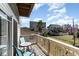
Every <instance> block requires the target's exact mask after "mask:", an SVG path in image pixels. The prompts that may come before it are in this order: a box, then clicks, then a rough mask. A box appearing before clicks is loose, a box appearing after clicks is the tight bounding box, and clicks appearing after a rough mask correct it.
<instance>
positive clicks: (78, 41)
mask: <svg viewBox="0 0 79 59" xmlns="http://www.w3.org/2000/svg"><path fill="white" fill-rule="evenodd" d="M51 37H52V38H55V39H57V40H60V41H62V42H65V43H68V44H71V45H73V42H74V40H73V36H72V35H63V36H51ZM76 45H79V39H77V38H76Z"/></svg>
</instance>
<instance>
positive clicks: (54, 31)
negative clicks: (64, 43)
mask: <svg viewBox="0 0 79 59" xmlns="http://www.w3.org/2000/svg"><path fill="white" fill-rule="evenodd" d="M62 30H63V28H62V26H60V25H57V24H50V25H49V26H48V33H49V34H51V35H59V33H60V32H61V31H62Z"/></svg>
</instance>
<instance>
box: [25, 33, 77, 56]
mask: <svg viewBox="0 0 79 59" xmlns="http://www.w3.org/2000/svg"><path fill="white" fill-rule="evenodd" d="M24 37H27V36H24ZM28 38H29V41H30V42H36V44H34V45H31V48H32V49H33V51H34V52H35V53H36V56H78V55H79V48H77V47H74V46H72V45H69V44H66V43H63V42H60V41H58V40H55V39H52V38H50V37H43V36H40V35H38V34H32V35H30V36H28Z"/></svg>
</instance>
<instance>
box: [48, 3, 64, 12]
mask: <svg viewBox="0 0 79 59" xmlns="http://www.w3.org/2000/svg"><path fill="white" fill-rule="evenodd" d="M64 5H65V4H64V3H51V4H48V6H49V9H48V11H51V10H54V9H60V8H62V7H64Z"/></svg>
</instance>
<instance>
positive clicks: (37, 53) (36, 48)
mask: <svg viewBox="0 0 79 59" xmlns="http://www.w3.org/2000/svg"><path fill="white" fill-rule="evenodd" d="M31 47H32V49H33V50H34V52H35V53H36V56H46V55H45V54H44V53H43V52H42V50H41V49H40V48H39V47H38V46H37V45H32V46H31Z"/></svg>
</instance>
